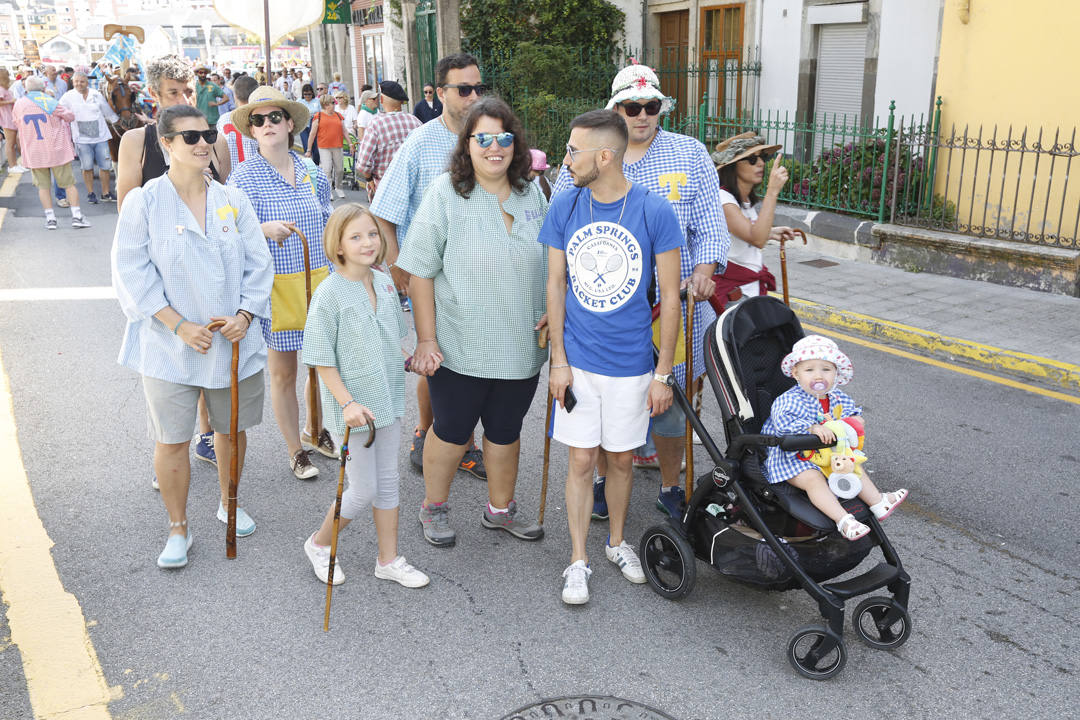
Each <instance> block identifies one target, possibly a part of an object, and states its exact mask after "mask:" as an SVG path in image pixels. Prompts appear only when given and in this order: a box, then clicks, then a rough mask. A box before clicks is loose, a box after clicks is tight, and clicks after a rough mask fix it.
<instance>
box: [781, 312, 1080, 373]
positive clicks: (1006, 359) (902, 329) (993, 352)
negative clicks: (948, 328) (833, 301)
mask: <svg viewBox="0 0 1080 720" xmlns="http://www.w3.org/2000/svg"><path fill="white" fill-rule="evenodd" d="M791 309H792V310H794V311H795V314H796V315H798V316H799V318H800V319H801V320H806V321H807V322H812V323H816V324H818V325H824V326H827V327H833V328H837V329H839V330H847V331H848V332H851V333H856V334H859V335H862V336H864V337H871V338H877V339H879V340H884V341H886V342H889V343H893V344H896V345H902V346H905V347H909V348H911V349H913V350H916V351H918V352H920V353H922V354H925V355H929V356H932V357H937V358H940V359H946V360H950V361H956V360H959V361H962V362H967V363H971V364H974V365H982V366H984V367H987V368H990V369H992V370H994V371H995V372H1000V373H1004V374H1006V375H1013V376H1018V377H1023V378H1025V379H1028V380H1036V381H1038V382H1040V383H1044V384H1047V385H1051V386H1054V387H1060V388H1064V389H1066V390H1069V391H1071V392H1080V365H1072V364H1069V363H1063V362H1059V361H1057V360H1051V359H1049V358H1044V357H1039V356H1038V355H1028V354H1026V353H1021V352H1016V351H1014V350H1005V349H1002V348H998V347H994V346H992V345H983V344H981V343H977V342H972V341H971V340H963V339H961V338H955V337H949V336H947V335H939V334H937V333H935V332H931V331H930V330H923V329H921V328H917V327H912V326H910V325H902V324H900V323H896V322H892V321H890V320H882V319H880V318H875V317H871V316H870V315H862V314H860V313H856V312H850V311H848V310H841V309H839V308H835V307H832V306H830V305H822V304H820V303H815V302H811V301H809V300H800V299H797V298H791Z"/></svg>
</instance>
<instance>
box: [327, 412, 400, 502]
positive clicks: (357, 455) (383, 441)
mask: <svg viewBox="0 0 1080 720" xmlns="http://www.w3.org/2000/svg"><path fill="white" fill-rule="evenodd" d="M367 436H368V433H367V430H366V429H362V428H353V430H352V431H351V432H350V434H349V460H348V461H347V462H346V463H345V478H346V480H348V486H347V487H346V489H345V493H344V494H343V495H342V496H341V517H343V518H346V519H348V520H353V519H355V518H356V516H357V515H359V514H360V512H361V511H363V510H364V509H365V508H367V507H368V506H369V505H371V506H374V507H376V508H378V509H380V510H393V509H394V508H396V507H397V506H398V502H399V500H398V486H399V484H400V483H399V479H398V449H399V448H400V446H401V420H395V421H394V423H393V424H392V425H388V426H386V427H384V428H379V430H378V432H376V433H375V442H374V443H373V444H372V445H371V447H369V448H366V447H364V443H366V442H367ZM341 441H342V438H341V437H337V436H335V437H334V442H335V443H337V445H338V447H341Z"/></svg>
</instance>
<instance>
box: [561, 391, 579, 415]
mask: <svg viewBox="0 0 1080 720" xmlns="http://www.w3.org/2000/svg"><path fill="white" fill-rule="evenodd" d="M576 405H577V398H576V397H574V391H573V390H572V389H570V388H566V392H564V393H563V408H565V409H566V412H573V410H574V406H576Z"/></svg>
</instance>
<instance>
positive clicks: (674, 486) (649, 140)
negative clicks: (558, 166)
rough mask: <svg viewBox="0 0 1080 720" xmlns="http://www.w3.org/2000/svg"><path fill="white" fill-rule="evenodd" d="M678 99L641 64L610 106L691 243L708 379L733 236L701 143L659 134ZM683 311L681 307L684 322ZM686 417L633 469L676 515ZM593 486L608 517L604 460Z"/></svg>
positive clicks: (687, 278) (686, 264)
mask: <svg viewBox="0 0 1080 720" xmlns="http://www.w3.org/2000/svg"><path fill="white" fill-rule="evenodd" d="M673 105H674V101H673V100H672V99H671V98H669V97H667V96H665V95H664V93H663V92H661V90H660V81H659V80H658V79H657V77H656V73H655V72H653V70H652V69H651V68H649V67H646V66H645V65H640V64H638V63H637V62H636V61H634V62H632V63H631V64H630V65H628V66H626V67H624V68H623V69H622V70H620V71H619V72H618V74H617V75H616V76H615V79H614V80H613V81H612V83H611V99H610V100H609V101H608V104H607V108H608V109H609V110H614V111H615V112H617V113H618V114H619V115H621V116H622V117H623V119H624V120H626V125H627V127H628V129H629V132H630V142H629V145H628V147H627V149H626V154H625V156H624V158H623V172H624V173H625V174H626V177H628V178H629V179H630V180H632V181H633V182H635V183H638V184H641V185H644V186H645V187H646V188H648V189H649V190H651V191H652V192H654V193H657V194H659V195H660V196H661V197H665V198H667V200H668V201H669V202H670V203H671V206H672V208H673V209H674V210H675V215H676V216H677V217H678V219H679V227H680V229H681V230H682V232H683V237H684V239H685V241H686V249H684V250H683V252H682V257H681V275H682V285H681V286H682V287H684V288H685V287H688V286H690V287H692V289H693V293H694V297H695V299H696V300H697V302H696V310H695V315H694V337H693V339H692V340H693V352H694V369H695V371H697V373H699V374H700V373H704V371H705V363H704V362H703V360H702V355H701V347H702V340H703V338H704V336H705V329H706V328H707V327H708V326H709V324H710V323H712V321H713V320H714V319H715V318H716V313H715V312H713V309H712V307H711V306H710V305H709V303H708V302H707V300H708V298H709V297H711V296H712V294H713V290H714V288H715V283H713V280H712V276H713V275H714V274H716V273H721V272H723V271H724V268H725V266H726V265H727V253H728V248H729V247H730V245H731V236H730V235H729V234H728V229H727V223H726V222H725V221H724V216H723V214H722V212H721V208H720V183H719V180H718V178H717V175H716V169H715V167H714V166H713V162H712V159H711V158H710V157H709V151H708V150H707V149H706V148H705V146H704V145H702V144H701V143H700V142H698V141H697V140H696V139H694V138H692V137H689V136H687V135H682V134H680V133H673V132H667V131H665V130H663V129H662V128H660V116H661V115H662V114H664V113H667V112H670V111H671V109H672V106H673ZM572 182H573V181H572V178H571V177H570V176H569V173H567V172H565V168H564V172H561V173H560V174H559V178H558V180H557V181H556V183H555V191H554V193H553V194H558V193H559V192H561V191H562V190H565V189H567V188H569V187H570V186H571V185H572ZM685 313H686V305H685V303H684V305H683V315H684V318H685ZM674 372H675V377H676V382H678V383H679V384H680V385H683V384H685V382H686V375H685V373H686V365H685V363H680V364H678V365H676V366H675V369H674ZM685 433H686V418H685V416H684V415H683V412H682V409H681V408H680V407H679V406H678V405H677V404H675V405H672V406H671V408H670V409H669V410H668V411H667V412H665V413H664V414H663V415H661V416H660V417H657V418H654V420H653V425H652V431H651V434H650V435H651V439H652V440H653V441H654V442H655V444H656V450H655V451H652V450H649V449H647V448H648V445H646V448H640V449H639V450H638V452H637V453H635V458H634V465H635V466H636V467H657V465H659V468H660V478H661V484H662V487H661V489H660V494H659V495H658V496H657V500H656V504H657V507H658V508H659V509H661V510H663V511H664V512H667V513H668V514H669V515H672V516H676V517H677V516H679V515H680V514H681V512H682V511H681V506H682V505H683V503H685V501H686V495H685V493H684V492H683V490H682V488H681V487H679V468H680V466H681V464H682V461H683V451H684V448H685ZM599 467H600V472H599V473H598V476H597V481H596V483H595V485H594V487H593V494H594V506H593V517H594V518H597V519H603V518H606V517H607V514H608V513H607V500H606V497H605V495H604V472H605V471H606V467H605V463H604V459H603V456H601V461H600V466H599Z"/></svg>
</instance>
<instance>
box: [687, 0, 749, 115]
mask: <svg viewBox="0 0 1080 720" xmlns="http://www.w3.org/2000/svg"><path fill="white" fill-rule="evenodd" d="M742 36H743V3H738V4H733V5H719V6H714V7H706V8H702V9H701V44H700V46H699V47H700V48H701V65H702V67H701V72H700V74H699V77H700V78H701V81H700V82H699V83H698V99H697V102H698V103H700V102H701V99H702V96H703V95H704V94H705V93H708V96H709V108H708V114H709V115H710V116H714V117H715V116H724V117H736V116H738V115H739V114H740V112H741V109H742V73H741V72H740V64H741V63H742Z"/></svg>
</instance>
